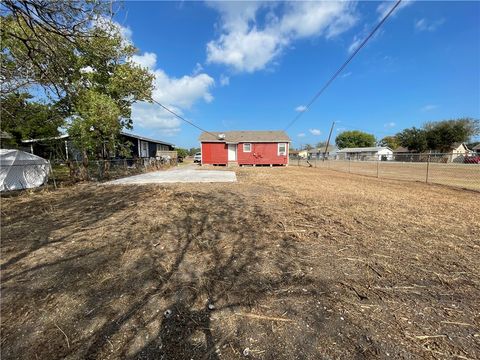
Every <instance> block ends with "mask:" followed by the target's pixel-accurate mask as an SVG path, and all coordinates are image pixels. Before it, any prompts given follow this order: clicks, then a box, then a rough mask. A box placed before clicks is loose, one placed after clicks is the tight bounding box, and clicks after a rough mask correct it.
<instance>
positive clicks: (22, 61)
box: [0, 0, 112, 96]
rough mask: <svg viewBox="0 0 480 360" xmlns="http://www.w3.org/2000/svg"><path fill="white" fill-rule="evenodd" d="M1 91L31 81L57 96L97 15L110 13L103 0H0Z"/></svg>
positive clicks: (68, 77)
mask: <svg viewBox="0 0 480 360" xmlns="http://www.w3.org/2000/svg"><path fill="white" fill-rule="evenodd" d="M0 10H1V16H2V21H1V24H0V35H1V37H2V45H1V67H2V72H1V73H2V75H1V80H2V92H3V93H7V92H12V91H16V90H19V89H20V88H25V86H29V85H32V84H35V85H40V86H43V87H45V88H47V89H49V90H51V91H52V92H54V93H55V94H56V95H57V96H60V95H61V93H62V92H63V91H64V90H65V89H64V87H65V86H68V82H69V80H70V79H71V77H72V76H73V75H74V73H75V72H76V71H77V70H78V69H76V68H75V66H72V65H74V63H75V61H74V62H73V63H72V60H74V57H75V51H78V50H80V48H81V47H82V45H81V42H82V41H83V40H85V39H88V38H91V37H92V36H97V35H98V34H94V33H92V32H91V29H92V27H93V25H94V24H95V23H96V22H98V21H99V19H103V18H108V17H109V16H111V14H112V6H111V4H110V3H108V2H107V1H101V0H92V1H51V0H3V1H2V2H0Z"/></svg>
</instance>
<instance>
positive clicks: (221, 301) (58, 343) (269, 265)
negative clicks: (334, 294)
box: [2, 187, 329, 359]
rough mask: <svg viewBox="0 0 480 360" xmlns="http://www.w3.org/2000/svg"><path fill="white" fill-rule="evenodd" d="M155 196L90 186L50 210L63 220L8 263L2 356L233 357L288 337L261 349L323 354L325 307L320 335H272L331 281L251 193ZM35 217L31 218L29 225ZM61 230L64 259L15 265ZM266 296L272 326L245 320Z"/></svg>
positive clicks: (148, 190) (48, 257)
mask: <svg viewBox="0 0 480 360" xmlns="http://www.w3.org/2000/svg"><path fill="white" fill-rule="evenodd" d="M158 189H159V188H155V187H144V188H141V187H121V188H108V189H107V188H102V189H101V190H100V191H99V190H98V189H96V190H85V191H82V192H80V193H79V194H76V195H74V196H73V197H72V198H70V201H69V203H68V204H67V203H64V202H58V201H57V202H56V203H55V204H54V206H56V211H61V212H62V214H63V215H64V216H62V218H61V219H59V217H58V216H57V215H52V214H51V215H52V218H50V219H49V218H48V216H44V219H43V220H44V221H46V222H47V223H48V224H50V225H51V227H50V230H47V229H44V230H42V231H41V232H40V233H37V234H33V235H31V236H30V237H29V238H28V239H29V241H30V246H29V247H28V250H26V252H27V254H26V255H22V257H18V256H17V257H18V259H17V260H15V261H12V262H7V264H6V269H7V270H9V272H8V274H7V277H6V280H5V281H4V283H3V291H4V299H5V300H4V304H3V307H2V313H4V315H6V316H7V324H6V325H5V324H4V325H2V328H3V329H2V330H4V331H3V333H4V334H5V332H6V333H7V336H6V338H5V342H4V346H2V355H3V357H4V358H5V359H7V358H15V357H18V356H19V355H21V356H22V357H32V356H37V357H38V358H45V359H47V358H48V359H54V358H64V357H68V358H87V359H100V358H102V359H108V358H127V359H191V358H193V359H217V358H219V354H220V353H222V352H223V353H225V352H226V353H227V354H228V355H227V357H236V356H240V354H241V353H242V351H243V350H244V348H245V347H246V343H247V341H246V339H248V337H249V336H250V337H251V336H254V334H255V333H256V332H265V334H266V336H267V337H272V338H274V337H276V338H278V336H280V337H282V336H285V337H287V338H285V339H283V340H278V339H277V340H275V341H274V342H272V344H264V346H265V347H266V348H267V350H266V351H268V353H269V354H270V355H271V354H272V353H275V351H276V350H275V347H278V346H283V349H281V351H284V354H285V355H284V356H283V357H284V358H287V357H289V354H290V353H289V352H291V351H295V349H296V348H298V347H300V346H301V348H302V353H303V354H307V355H306V357H308V356H309V355H308V354H310V356H312V354H316V352H317V349H316V348H315V345H314V341H313V340H315V338H316V336H318V333H319V332H324V331H326V327H325V324H324V322H325V317H324V316H323V315H322V312H323V310H322V309H321V308H320V309H316V310H315V316H313V317H312V319H311V322H310V323H311V325H312V326H313V329H312V328H310V329H309V330H308V331H306V332H304V333H302V331H298V329H296V330H295V331H296V333H297V334H298V333H300V335H299V336H297V337H291V338H288V330H287V329H286V328H281V329H280V330H276V331H277V333H276V334H274V332H275V329H274V326H273V325H272V321H273V323H274V324H281V323H282V321H287V322H286V324H290V322H288V321H291V320H289V319H285V320H282V319H283V317H282V315H283V314H287V313H288V314H289V315H290V316H293V317H297V318H299V317H302V316H303V315H301V313H304V312H305V310H304V309H302V308H301V307H302V306H306V307H310V306H312V304H313V303H315V304H317V302H318V304H320V303H321V301H319V299H321V297H322V296H323V294H326V293H328V292H329V289H328V285H327V283H326V282H325V281H322V280H321V279H319V278H314V277H310V276H309V275H308V274H307V272H306V270H305V269H306V268H308V267H309V266H310V263H308V261H306V260H305V256H304V255H305V254H304V253H303V251H304V250H302V249H301V248H299V247H298V245H297V242H296V240H295V239H294V238H292V237H291V236H290V235H288V234H287V233H285V232H280V231H279V230H278V228H277V224H276V220H275V209H274V210H268V209H266V208H264V207H262V206H260V205H258V204H257V203H256V202H255V194H252V195H251V196H240V195H239V194H237V193H235V192H234V191H228V190H223V191H218V192H215V193H206V192H196V191H186V190H184V191H178V190H177V191H174V190H172V189H166V190H165V189H164V190H162V191H160V190H158ZM152 194H155V196H154V197H153V196H152ZM132 202H134V203H135V205H134V206H133V207H131V206H130V204H131V203H132ZM109 203H110V204H112V203H113V204H115V205H114V206H111V207H110V208H109V207H108V206H107V205H108V204H109ZM100 209H104V210H102V212H100V213H99V211H98V210H100ZM31 211H33V205H32V210H31ZM39 221H40V219H38V218H36V217H34V218H33V221H32V219H30V220H28V219H26V220H24V222H23V223H22V227H29V226H34V225H35V224H36V223H38V222H39ZM78 224H81V227H79V226H78ZM12 228H13V230H11V229H12ZM82 229H86V230H85V234H83V230H82ZM106 229H109V231H106ZM60 230H62V231H61V234H62V235H61V236H60V237H58V238H57V240H56V241H58V242H59V244H61V245H62V246H63V244H65V246H71V249H72V251H71V252H70V251H69V250H68V249H70V247H69V248H67V253H69V256H67V255H66V252H65V251H59V252H58V253H56V250H55V249H54V250H52V251H49V252H46V253H45V254H44V255H45V258H44V259H38V260H37V261H36V262H33V263H32V264H31V265H30V266H27V265H25V264H23V263H22V266H16V265H19V262H21V261H20V260H22V259H24V260H25V259H26V258H27V257H28V256H32V253H38V252H39V250H41V249H42V247H44V246H50V244H52V243H51V242H47V243H43V242H42V241H41V240H40V239H41V238H45V237H46V238H49V237H52V234H54V233H55V234H57V232H58V231H60ZM7 231H11V232H10V233H9V237H10V240H9V241H8V246H13V247H14V248H15V250H16V251H18V252H20V253H22V251H21V250H20V249H19V248H18V246H17V247H16V246H15V245H11V244H12V242H14V238H15V236H16V235H15V234H17V231H20V230H18V228H15V227H14V226H13V227H12V223H11V222H10V223H9V228H8V230H7ZM17 236H18V234H17ZM2 246H3V244H2ZM14 258H15V257H14ZM25 297H26V299H25ZM268 299H274V300H275V302H276V303H275V304H272V305H271V306H270V307H269V308H268V309H266V310H265V311H266V315H265V319H267V321H266V323H265V324H263V323H260V324H253V323H252V321H251V320H250V318H248V317H245V315H249V314H250V313H252V314H253V316H255V314H256V313H257V312H258V309H259V305H262V306H264V305H265V302H266V301H268ZM299 299H300V300H301V301H300V302H299V303H300V305H298V307H297V305H296V302H297V301H298V300H299ZM303 303H305V304H306V305H302V304H303ZM14 304H17V305H18V306H16V307H15V305H14ZM278 304H281V305H278ZM265 306H266V305H265ZM315 306H317V305H315ZM35 307H37V308H38V312H37V313H36V314H35V313H34V312H32V310H33V309H34V308H35ZM267 307H268V306H267ZM6 309H7V310H6ZM279 310H282V312H279ZM25 314H27V315H25ZM41 314H47V315H45V316H43V315H42V316H41ZM19 316H22V320H21V321H20V322H19V323H15V317H19ZM270 318H271V319H275V318H279V319H281V320H278V321H276V320H272V321H270V320H268V319H270ZM297 320H298V319H297ZM253 321H255V320H253ZM300 321H302V319H300ZM14 323H15V324H14ZM13 324H14V325H13ZM292 324H293V323H292ZM297 325H298V324H297ZM297 325H296V326H297ZM278 326H280V325H278ZM292 326H293V325H292ZM34 327H36V328H37V329H38V330H37V331H36V332H34V331H32V328H34ZM59 329H60V330H59ZM282 332H283V333H282ZM67 334H68V335H67ZM20 339H22V340H20ZM227 343H228V344H229V347H227V348H224V347H225V346H226V344H227ZM269 347H271V348H269ZM34 354H35V355H34Z"/></svg>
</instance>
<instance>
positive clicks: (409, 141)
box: [395, 127, 428, 152]
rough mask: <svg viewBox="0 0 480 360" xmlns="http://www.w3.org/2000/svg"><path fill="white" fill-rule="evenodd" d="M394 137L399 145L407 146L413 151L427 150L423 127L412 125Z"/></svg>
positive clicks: (425, 134)
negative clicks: (418, 127)
mask: <svg viewBox="0 0 480 360" xmlns="http://www.w3.org/2000/svg"><path fill="white" fill-rule="evenodd" d="M395 137H396V138H397V139H398V142H399V143H400V145H401V146H403V147H406V148H408V149H409V150H412V151H415V152H422V151H425V150H427V148H428V144H427V132H426V131H425V130H423V129H417V128H416V127H412V128H411V129H404V130H402V131H401V132H399V133H398V134H397V135H395Z"/></svg>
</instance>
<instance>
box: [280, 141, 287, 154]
mask: <svg viewBox="0 0 480 360" xmlns="http://www.w3.org/2000/svg"><path fill="white" fill-rule="evenodd" d="M278 155H287V144H286V143H278Z"/></svg>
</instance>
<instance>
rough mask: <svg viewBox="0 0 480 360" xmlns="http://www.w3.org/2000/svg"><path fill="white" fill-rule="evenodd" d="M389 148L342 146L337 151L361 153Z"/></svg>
mask: <svg viewBox="0 0 480 360" xmlns="http://www.w3.org/2000/svg"><path fill="white" fill-rule="evenodd" d="M384 149H387V150H390V151H392V149H390V148H389V147H387V146H374V147H363V148H343V149H341V150H338V152H339V153H361V152H377V151H380V150H384Z"/></svg>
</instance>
